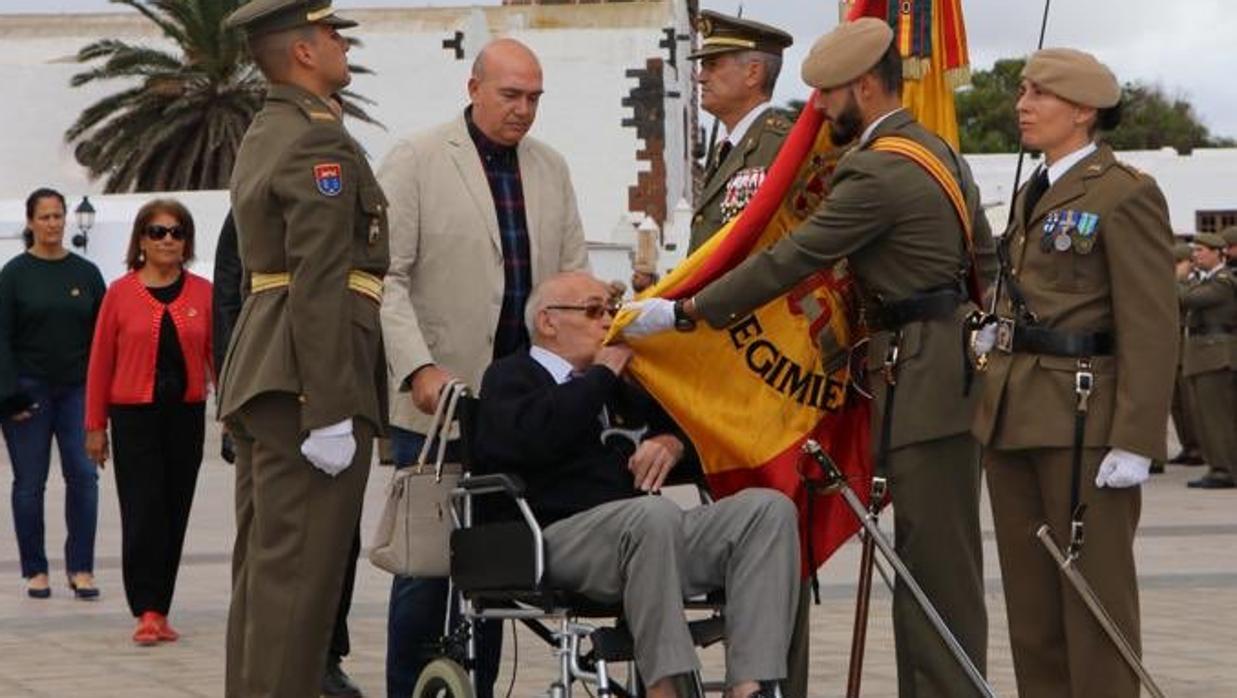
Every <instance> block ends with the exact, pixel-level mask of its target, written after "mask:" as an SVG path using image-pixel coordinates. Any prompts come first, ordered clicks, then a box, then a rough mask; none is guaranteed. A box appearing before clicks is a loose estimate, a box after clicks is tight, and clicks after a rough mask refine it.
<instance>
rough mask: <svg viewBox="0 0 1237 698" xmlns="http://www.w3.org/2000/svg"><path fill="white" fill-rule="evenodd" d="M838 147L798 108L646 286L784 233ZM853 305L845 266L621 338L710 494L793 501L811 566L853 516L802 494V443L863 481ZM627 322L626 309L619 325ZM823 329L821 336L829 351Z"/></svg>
mask: <svg viewBox="0 0 1237 698" xmlns="http://www.w3.org/2000/svg"><path fill="white" fill-rule="evenodd" d="M841 154H842V151H841V150H840V149H838V148H835V147H834V146H833V144H832V143H831V142H830V140H829V135H828V128H825V127H824V123H823V117H822V116H821V114H820V112H818V111H817V110H815V109H813V108H810V107H809V108H806V109H804V110H803V113H802V115H800V117H799V120H798V121H797V122H796V124H795V126H794V128H793V129H792V130H791V132H790V134H789V135H788V136H787V139H786V142H785V143H784V144H783V146H782V150H781V152H780V153H779V154H778V157H777V159H776V160H775V161H774V163H773V164H772V166H771V167H770V168H769V172H768V175H767V177H766V179H765V181H764V183H763V184H762V185H761V188H760V189H759V191H758V192H757V193H756V195H755V196H754V197H753V198H752V201H751V202H750V203H749V204H748V206H747V208H746V209H744V211H743V212H742V213H741V214H740V215H739V216H738V217H737V218H735V219H734V220H732V221H731V222H730V223H728V224H726V226H725V227H723V228H722V229H721V231H719V232H718V233H717V234H716V235H714V236H713V237H712V238H711V239H710V240H709V241H708V242H707V243H705V245H703V246H702V247H701V248H700V249H699V250H697V251H696V252H695V253H694V254H692V256H691V257H689V258H688V259H687V260H685V261H684V262H683V263H682V264H681V265H680V266H679V267H678V268H676V269H675V270H674V271H673V272H671V273H670V274H668V275H667V276H666V277H665V278H663V279H662V280H661V282H660V283H659V284H657V285H656V286H654V287H653V288H651V289H649V290H647V291H646V292H645V294H644V296H645V297H648V296H658V297H662V298H671V299H673V298H683V297H688V296H691V295H693V294H694V293H696V291H698V290H700V289H701V288H703V287H704V286H706V285H707V284H708V283H709V282H711V281H712V280H714V279H716V278H718V277H719V276H721V275H722V274H724V273H725V272H726V271H728V270H730V269H731V268H733V267H734V266H736V265H737V264H738V263H739V262H741V261H743V260H744V259H746V258H747V257H748V256H749V255H751V254H752V253H754V252H756V251H758V250H760V249H763V248H765V247H767V246H769V245H771V244H772V243H773V242H775V241H776V240H778V239H780V238H782V237H784V236H785V235H787V234H788V233H789V232H790V231H791V230H793V229H794V228H795V227H796V226H797V225H798V224H799V223H801V222H802V221H803V220H804V219H806V218H807V217H808V216H809V215H810V214H811V213H812V212H813V211H814V210H815V209H816V208H817V207H818V206H820V204H821V203H822V202H823V201H824V199H825V196H826V195H827V194H828V189H829V179H830V177H831V176H832V174H833V170H834V167H835V166H836V164H837V161H838V158H839V157H840V156H841ZM855 315H856V302H855V293H854V287H853V284H852V282H851V278H850V276H849V274H848V273H847V270H846V265H845V263H841V264H839V265H838V266H836V267H834V268H833V269H824V270H821V271H820V272H819V273H818V274H816V275H814V276H813V277H811V278H810V279H808V280H807V281H805V282H804V283H802V284H800V286H799V287H798V288H796V289H794V290H793V291H792V292H791V293H789V294H787V295H786V296H784V297H782V298H779V299H777V300H775V301H773V302H771V303H769V304H768V305H766V306H764V307H763V308H760V309H758V310H757V311H756V312H755V313H753V314H752V315H751V316H749V317H747V318H744V319H743V320H741V321H740V322H738V323H737V324H735V325H734V326H732V327H730V328H728V329H725V330H714V329H712V328H709V327H707V326H703V325H702V326H701V327H699V328H698V329H697V330H696V331H695V332H692V333H690V334H680V333H673V332H671V333H663V334H660V335H654V336H650V337H643V338H636V339H629V340H628V341H629V342H630V344H631V346H632V348H633V350H634V357H633V359H632V362H631V364H630V369H629V370H630V371H631V373H632V374H633V375H634V376H635V377H636V379H637V380H639V381H640V383H641V384H642V385H644V386H645V388H646V389H647V390H648V391H649V392H650V393H652V394H653V396H654V397H655V398H657V400H658V401H659V402H660V403H661V404H662V406H663V407H664V408H665V409H666V411H667V412H669V414H670V415H671V416H672V417H673V418H674V419H675V420H676V421H677V422H678V424H679V425H680V426H681V427H682V428H683V430H684V431H685V432H686V433H687V435H688V437H689V438H690V439H691V440H692V443H693V445H694V446H695V448H696V452H697V453H698V454H699V456H700V460H701V463H702V464H703V466H704V470H705V474H706V476H707V478H708V481H709V485H710V487H711V489H712V491H713V494H714V495H715V496H718V497H724V496H726V495H728V494H732V493H734V492H736V491H738V490H741V489H743V488H745V487H770V488H773V489H777V490H780V491H782V492H785V493H786V494H787V495H788V496H789V497H791V498H792V499H793V500H794V501H795V502H796V504H797V505H798V507H799V511H800V526H801V534H802V535H801V536H800V540H801V541H802V543H803V553H804V555H803V560H804V571H805V572H808V571H810V570H811V569H814V568H815V567H816V566H819V564H820V563H822V562H823V561H824V560H825V559H826V558H827V557H828V556H829V555H830V554H831V553H832V552H833V551H834V550H835V549H836V548H837V547H838V546H839V545H841V544H842V543H843V542H845V540H846V539H847V538H849V537H850V535H851V534H853V533H854V532H855V531H856V530H857V528H858V522H857V521H856V519H855V516H854V514H853V513H852V512H850V511H849V510H848V509H847V508H846V506H845V504H844V503H843V502H841V501H840V500H839V499H838V498H837V497H836V496H835V495H827V494H825V493H823V492H822V493H817V494H811V495H810V494H809V489H810V488H809V487H808V486H807V481H809V480H817V481H819V479H820V477H821V473H820V471H819V468H818V466H816V465H815V463H813V462H811V461H810V460H809V459H807V458H805V457H804V456H802V454H801V451H800V449H801V447H802V446H803V443H804V441H805V440H806V439H808V438H809V437H811V438H815V439H816V440H817V441H818V442H820V444H821V446H822V447H824V448H825V450H826V451H827V452H829V453H830V455H831V456H832V457H833V458H834V460H835V461H836V462H837V463H838V465H839V466H840V467H841V468H842V470H843V472H844V473H846V475H847V476H848V477H849V478H850V479H851V480H852V483H853V485H854V486H855V489H856V491H858V492H860V493H863V494H864V495H866V492H867V490H868V487H867V484H866V480H867V478H869V477H870V473H871V455H870V452H869V448H868V405H867V403H866V401H864V400H863V399H860V398H859V397H858V395H857V394H855V393H854V392H853V390H852V389H851V386H850V375H849V364H848V362H847V361H846V358H847V351H848V349H849V348H850V346H851V345H852V344H853V343H854V342H855V340H856V324H855V320H856V317H855ZM629 321H630V314H629V313H623V314H621V315H620V316H619V317H618V318H617V319H616V321H615V323H614V328H613V330H612V332H613V335H614V336H617V335H618V334H619V333H620V332H621V331H622V328H623V327H624V326H626V324H627V322H629ZM821 330H826V331H825V332H823V333H822V332H821ZM818 335H819V336H824V337H825V338H826V342H825V344H826V346H825V347H823V348H822V347H820V346H818V345H817V343H816V342H817V337H818ZM826 365H828V366H831V367H832V370H826V369H825V368H823V366H826Z"/></svg>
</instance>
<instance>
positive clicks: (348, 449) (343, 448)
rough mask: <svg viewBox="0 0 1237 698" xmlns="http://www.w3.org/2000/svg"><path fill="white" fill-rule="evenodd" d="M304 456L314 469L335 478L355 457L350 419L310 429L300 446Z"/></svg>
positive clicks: (354, 442)
mask: <svg viewBox="0 0 1237 698" xmlns="http://www.w3.org/2000/svg"><path fill="white" fill-rule="evenodd" d="M301 453H302V454H304V456H305V457H306V458H308V459H309V462H310V463H311V464H313V466H314V467H315V468H317V469H318V470H321V471H322V472H324V473H326V474H327V475H330V476H331V477H335V476H336V475H338V474H340V473H342V472H344V470H345V469H346V468H347V467H348V466H349V465H352V457H353V456H354V455H356V439H354V438H352V419H350V418H349V419H345V420H344V421H342V422H337V423H335V424H332V425H331V426H329V427H322V428H320V429H310V430H309V436H307V437H305V441H304V442H303V443H302V444H301Z"/></svg>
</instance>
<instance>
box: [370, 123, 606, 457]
mask: <svg viewBox="0 0 1237 698" xmlns="http://www.w3.org/2000/svg"><path fill="white" fill-rule="evenodd" d="M516 154H517V158H518V159H519V163H520V183H521V186H522V188H523V191H524V215H525V217H526V218H525V220H526V223H527V227H528V241H529V257H530V260H531V264H532V284H533V286H536V285H537V284H538V283H540V282H541V281H542V280H543V279H546V278H548V277H550V276H553V275H554V274H557V273H558V272H560V271H570V270H577V269H586V268H587V267H588V249H587V247H586V245H585V240H584V228H583V227H582V225H581V223H580V214H579V211H578V210H577V207H576V196H575V190H574V189H573V188H572V186H571V175H570V173H569V172H568V170H567V163H566V162H565V161H564V160H563V158H562V156H561V155H559V154H558V153H557V152H556V151H555V150H554V149H553V148H551V147H549V146H548V145H546V144H544V143H541V142H540V141H538V140H536V139H534V138H531V137H525V138H524V139H523V140H522V141H520V144H519V146H518V147H517V151H516ZM378 178H379V180H380V181H381V182H382V187H383V189H384V190H385V191H386V192H387V194H388V196H390V198H391V210H390V216H391V271H390V273H389V274H388V276H387V283H386V286H385V289H384V291H383V297H382V332H383V336H384V337H385V338H386V346H387V376H388V382H389V385H390V395H389V397H390V401H391V424H393V425H395V426H398V427H402V428H404V429H411V430H413V431H417V432H421V433H424V432H425V430H426V429H428V428H429V422H430V419H431V418H430V416H429V415H425V414H422V413H421V412H419V411H418V410H417V409H416V408H415V407H414V406H413V404H412V398H411V394H410V392H409V390H410V383H409V378H410V377H411V376H412V373H413V372H414V371H416V370H417V369H418V368H421V367H422V366H426V365H428V364H437V365H439V366H440V367H442V368H443V369H445V370H446V371H448V372H449V373H451V374H452V375H454V376H456V377H457V378H459V379H461V380H463V381H464V382H465V383H467V384H468V385H469V386H471V387H472V388H473V390H477V389H479V388H480V385H481V374H482V373H483V372H484V371H485V368H486V366H489V364H490V362H491V361H492V360H493V354H494V332H495V329H496V328H497V327H498V315H499V311H501V310H502V302H503V288H504V284H505V277H504V274H503V252H502V240H501V238H500V237H499V230H498V213H497V212H496V210H495V208H494V197H493V195H492V194H491V193H490V184H489V180H488V179H487V178H486V175H485V170H484V169H483V167H482V164H481V156H480V154H479V153H478V152H477V147H476V146H475V145H474V144H473V141H472V137H471V136H470V135H469V133H468V125H467V123H466V122H465V121H464V116H463V114H461V115H460V116H459V117H458V118H456V119H454V120H452V121H450V122H448V123H446V124H443V125H441V126H438V127H436V128H433V129H430V130H428V131H425V132H423V133H420V134H416V135H414V136H412V137H411V138H408V139H405V140H401V141H400V142H399V143H397V144H396V145H395V147H394V148H392V149H391V152H390V153H388V154H387V156H386V157H385V158H384V159H383V161H382V164H381V165H380V166H379V168H378Z"/></svg>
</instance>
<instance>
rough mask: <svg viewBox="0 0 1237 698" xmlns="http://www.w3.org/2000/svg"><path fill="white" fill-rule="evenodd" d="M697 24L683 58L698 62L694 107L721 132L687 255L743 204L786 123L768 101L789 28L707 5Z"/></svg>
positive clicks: (694, 218) (789, 40)
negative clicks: (694, 42)
mask: <svg viewBox="0 0 1237 698" xmlns="http://www.w3.org/2000/svg"><path fill="white" fill-rule="evenodd" d="M699 30H700V35H701V37H702V38H701V42H700V48H699V50H697V51H695V52H694V53H692V54H691V55H689V56H688V59H689V60H693V61H697V62H698V63H699V68H698V69H697V81H698V82H699V83H700V106H701V107H703V108H704V110H705V111H706V112H708V113H709V114H712V115H713V116H714V117H715V118H716V119H718V121H720V122H721V124H722V125H723V126H724V127H725V129H726V135H725V138H723V139H722V140H721V141H720V142H718V143H714V144H713V147H712V148H711V157H710V160H709V162H707V163H706V164H705V173H704V181H703V185H702V187H701V191H700V196H699V198H698V199H697V200H696V208H695V212H694V214H693V216H692V226H691V242H690V244H689V246H688V248H687V251H688V254H690V253H692V252H695V251H696V250H697V249H699V247H700V246H701V245H703V244H704V243H705V241H707V240H708V239H709V238H710V237H712V236H713V234H714V233H716V232H717V231H718V230H719V229H721V227H722V226H723V225H725V224H726V223H727V222H728V221H729V220H730V219H732V218H734V217H735V216H737V215H739V213H740V212H741V211H742V210H743V209H744V207H746V206H747V204H748V202H749V201H751V199H752V196H753V195H754V194H755V193H756V189H758V188H759V187H760V184H761V183H762V182H763V181H764V178H765V174H766V172H767V171H768V168H769V165H770V164H771V163H772V162H773V158H774V157H776V156H777V152H778V150H780V149H781V147H782V142H783V141H785V140H786V134H787V133H789V132H790V126H791V124H790V121H789V120H788V119H787V118H786V117H785V116H783V115H782V113H781V112H779V111H778V110H777V109H774V108H773V104H772V102H771V100H772V98H773V88H774V86H775V85H776V84H777V76H778V73H780V72H781V69H782V52H783V51H784V50H785V49H786V48H787V47H788V46H790V45H791V43H793V41H794V39H793V38H792V37H791V36H790V34H787V33H786V32H784V31H782V30H780V29H777V28H776V27H771V26H769V25H767V24H762V23H760V22H754V21H752V20H748V19H740V18H738V17H731V16H729V15H724V14H721V13H720V12H714V11H712V10H704V11H702V12H701V13H700V23H699Z"/></svg>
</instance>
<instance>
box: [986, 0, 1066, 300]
mask: <svg viewBox="0 0 1237 698" xmlns="http://www.w3.org/2000/svg"><path fill="white" fill-rule="evenodd" d="M1051 6H1052V0H1044V16H1043V17H1042V18H1041V19H1040V22H1039V41H1037V42H1035V50H1036V51H1038V50H1040V49H1042V48H1043V47H1044V34H1045V33H1046V32H1047V31H1048V9H1049V8H1050V7H1051ZM1025 157H1026V150H1025V149H1023V147H1022V139H1021V138H1019V139H1018V165H1017V167H1015V168H1014V190H1013V192H1012V193H1011V194H1010V196H1009V217H1008V218H1007V219H1006V221H1005V227H1006V229H1008V228H1009V224H1010V223H1013V222H1014V197H1016V196H1017V195H1018V187H1020V186H1022V161H1023V158H1025ZM994 309H995V308H994Z"/></svg>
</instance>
